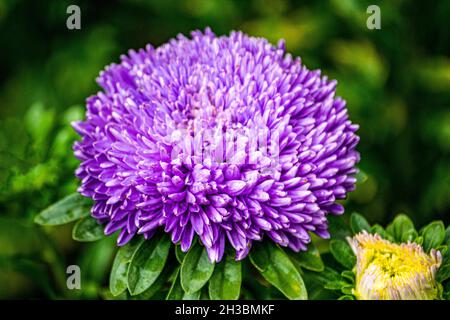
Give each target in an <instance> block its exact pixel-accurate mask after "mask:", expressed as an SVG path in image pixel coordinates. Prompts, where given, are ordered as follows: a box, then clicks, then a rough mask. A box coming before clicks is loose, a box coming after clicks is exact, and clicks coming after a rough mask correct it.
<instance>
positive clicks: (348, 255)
mask: <svg viewBox="0 0 450 320" xmlns="http://www.w3.org/2000/svg"><path fill="white" fill-rule="evenodd" d="M330 251H331V254H332V255H333V257H334V258H335V259H336V261H337V262H339V263H340V264H342V265H343V266H344V267H346V268H347V269H353V267H354V266H355V263H356V257H355V254H354V253H353V251H352V248H351V247H350V245H349V244H347V243H346V242H345V241H342V240H331V242H330Z"/></svg>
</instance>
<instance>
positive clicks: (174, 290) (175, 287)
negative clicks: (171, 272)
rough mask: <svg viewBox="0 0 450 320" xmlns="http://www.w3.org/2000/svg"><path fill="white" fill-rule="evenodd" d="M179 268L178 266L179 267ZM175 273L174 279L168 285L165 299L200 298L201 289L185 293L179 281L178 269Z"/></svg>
mask: <svg viewBox="0 0 450 320" xmlns="http://www.w3.org/2000/svg"><path fill="white" fill-rule="evenodd" d="M179 269H180V268H179ZM179 269H178V271H177V273H176V277H175V280H174V281H173V283H172V286H171V287H170V290H169V293H168V294H167V297H166V300H198V299H199V298H200V294H201V291H200V290H199V291H197V292H194V293H186V292H184V290H183V287H182V286H181V283H180V270H179Z"/></svg>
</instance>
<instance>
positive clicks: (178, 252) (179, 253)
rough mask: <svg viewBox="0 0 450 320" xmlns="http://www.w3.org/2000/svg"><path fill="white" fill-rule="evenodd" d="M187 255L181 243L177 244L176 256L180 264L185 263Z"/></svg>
mask: <svg viewBox="0 0 450 320" xmlns="http://www.w3.org/2000/svg"><path fill="white" fill-rule="evenodd" d="M185 256H186V252H183V251H182V250H181V246H180V245H179V244H177V245H176V246H175V257H176V258H177V260H178V262H179V263H180V264H182V263H183V260H184V257H185Z"/></svg>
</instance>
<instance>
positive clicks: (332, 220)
mask: <svg viewBox="0 0 450 320" xmlns="http://www.w3.org/2000/svg"><path fill="white" fill-rule="evenodd" d="M327 219H328V231H329V232H330V235H331V238H332V239H341V240H345V239H346V238H347V237H351V236H352V232H351V230H350V229H349V227H348V226H347V225H346V224H345V222H344V219H343V218H342V216H328V217H327Z"/></svg>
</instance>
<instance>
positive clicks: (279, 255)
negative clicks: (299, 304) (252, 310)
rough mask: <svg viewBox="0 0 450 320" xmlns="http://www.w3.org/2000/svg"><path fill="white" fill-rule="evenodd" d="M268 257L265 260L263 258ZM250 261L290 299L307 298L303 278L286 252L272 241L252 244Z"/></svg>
mask: <svg viewBox="0 0 450 320" xmlns="http://www.w3.org/2000/svg"><path fill="white" fill-rule="evenodd" d="M265 257H268V259H267V261H266V262H263V259H265ZM250 261H251V262H252V263H253V265H254V266H255V267H256V268H257V269H258V270H260V272H261V275H262V276H263V277H264V279H266V280H267V282H269V283H270V284H272V285H273V286H274V287H275V288H277V289H278V290H279V291H281V292H282V293H283V294H284V295H285V296H286V297H287V298H289V299H291V300H294V299H296V300H306V299H307V298H308V295H307V292H306V288H305V284H304V282H303V279H302V277H301V275H300V273H299V272H298V270H297V268H296V267H295V266H294V264H293V263H292V261H291V260H290V259H289V257H288V256H287V254H286V253H285V252H284V251H283V250H282V249H280V248H279V247H278V246H276V245H275V244H273V243H272V242H265V243H262V244H259V245H256V246H254V248H253V249H252V251H251V252H250Z"/></svg>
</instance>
